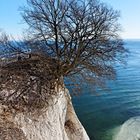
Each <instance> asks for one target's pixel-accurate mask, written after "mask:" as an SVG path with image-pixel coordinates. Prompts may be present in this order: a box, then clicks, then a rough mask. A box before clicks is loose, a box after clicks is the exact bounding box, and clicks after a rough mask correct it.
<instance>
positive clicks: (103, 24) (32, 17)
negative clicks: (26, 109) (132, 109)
mask: <svg viewBox="0 0 140 140" xmlns="http://www.w3.org/2000/svg"><path fill="white" fill-rule="evenodd" d="M27 3H28V6H27V7H23V9H22V10H23V13H22V16H23V19H24V21H25V22H26V23H27V24H28V25H29V29H28V33H27V35H26V36H27V37H26V38H27V39H26V40H24V43H23V44H20V45H19V44H18V45H17V42H15V43H13V42H10V41H9V40H8V38H7V37H5V38H2V39H1V44H2V46H3V47H4V46H5V48H8V51H7V52H8V54H9V50H11V49H12V51H13V49H14V51H13V52H14V54H15V53H17V52H18V54H20V55H19V56H20V57H19V59H17V61H15V62H10V63H5V65H3V66H1V68H0V70H1V73H2V72H4V73H6V74H5V75H4V78H1V79H3V80H1V81H0V82H1V83H6V82H7V81H8V82H7V83H8V84H9V83H11V82H12V81H11V77H12V76H13V77H14V76H15V77H16V80H17V81H18V80H19V79H20V78H19V79H18V78H17V75H18V74H19V75H20V76H21V75H22V76H21V77H22V78H21V79H22V80H21V79H20V80H21V83H20V84H16V85H15V91H14V93H15V92H16V93H17V92H19V91H20V93H27V92H28V93H29V91H32V90H31V89H33V87H34V86H31V85H34V84H37V85H38V86H36V88H37V89H36V90H37V91H38V92H39V93H42V91H43V90H44V89H43V87H46V86H44V85H46V80H47V81H50V80H52V82H51V83H56V82H58V81H59V82H61V83H63V80H64V77H69V78H71V79H73V78H74V79H77V77H78V79H79V82H80V81H82V80H88V81H92V82H93V83H94V84H96V85H100V86H102V85H103V84H104V82H105V81H106V80H107V79H114V78H115V76H116V73H115V69H114V67H113V66H114V63H115V62H121V61H122V58H123V56H124V54H125V52H126V49H125V48H124V47H123V42H122V40H121V39H120V37H119V31H120V25H119V23H118V18H119V13H118V11H115V10H113V9H112V8H110V7H108V6H107V5H106V4H104V3H102V2H100V1H98V0H27ZM17 46H18V47H17ZM19 46H24V47H19ZM10 53H11V52H10ZM6 54H7V53H6ZM22 54H24V55H22ZM26 56H27V57H26ZM1 59H2V57H1ZM19 60H20V61H19ZM15 71H16V72H15ZM9 72H10V74H9ZM20 76H19V77H20ZM5 78H6V80H5ZM23 79H24V80H23ZM24 81H25V83H24ZM27 83H28V84H27ZM47 83H48V82H47ZM1 85H3V84H1ZM10 85H11V84H10ZM20 85H23V87H24V88H21V87H22V86H20ZM39 85H40V86H39ZM18 86H19V87H18ZM1 87H2V86H1ZM12 88H13V87H12ZM49 88H50V87H49ZM25 89H26V90H25ZM45 89H46V88H45ZM22 90H24V91H22ZM19 95H21V94H18V96H19ZM22 95H23V94H22Z"/></svg>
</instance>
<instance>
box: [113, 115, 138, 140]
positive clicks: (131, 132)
mask: <svg viewBox="0 0 140 140" xmlns="http://www.w3.org/2000/svg"><path fill="white" fill-rule="evenodd" d="M114 140H140V117H133V118H131V119H129V120H128V121H126V122H125V123H124V124H123V125H122V126H121V127H120V130H119V132H118V134H117V135H116V137H115V138H114Z"/></svg>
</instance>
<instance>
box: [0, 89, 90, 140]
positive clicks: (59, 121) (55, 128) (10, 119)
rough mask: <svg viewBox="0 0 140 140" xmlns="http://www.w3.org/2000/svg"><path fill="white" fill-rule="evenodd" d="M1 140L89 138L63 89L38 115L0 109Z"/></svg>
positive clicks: (70, 139)
mask: <svg viewBox="0 0 140 140" xmlns="http://www.w3.org/2000/svg"><path fill="white" fill-rule="evenodd" d="M0 140H89V137H88V136H87V133H86V131H85V129H84V128H83V126H82V125H81V123H80V121H79V120H78V118H77V116H76V114H75V111H74V109H73V106H72V103H71V98H70V96H69V93H68V90H67V89H65V90H63V91H59V93H58V94H57V95H54V98H52V99H51V100H49V104H48V106H47V107H46V108H44V109H42V110H40V112H38V111H34V112H26V111H25V112H21V111H18V110H15V109H12V110H10V111H9V109H8V107H7V106H6V105H0Z"/></svg>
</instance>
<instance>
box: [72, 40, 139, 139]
mask: <svg viewBox="0 0 140 140" xmlns="http://www.w3.org/2000/svg"><path fill="white" fill-rule="evenodd" d="M125 48H128V49H129V51H130V54H129V56H128V58H127V65H125V66H124V65H123V66H122V65H119V66H117V67H116V70H117V79H116V80H115V81H109V82H108V83H109V84H108V87H109V90H99V91H98V94H97V95H95V94H94V93H92V92H93V91H92V90H88V89H92V88H93V87H92V86H89V87H88V88H86V89H85V90H84V91H83V92H84V94H83V95H81V96H78V97H73V104H74V108H75V110H76V113H77V115H78V117H79V119H80V121H81V123H82V124H83V126H84V127H85V129H86V131H87V133H88V135H89V137H90V139H91V140H113V137H114V135H115V133H116V131H115V130H116V129H117V127H119V126H120V125H122V124H123V123H124V122H125V121H126V120H128V119H129V118H131V117H134V116H140V40H127V41H125Z"/></svg>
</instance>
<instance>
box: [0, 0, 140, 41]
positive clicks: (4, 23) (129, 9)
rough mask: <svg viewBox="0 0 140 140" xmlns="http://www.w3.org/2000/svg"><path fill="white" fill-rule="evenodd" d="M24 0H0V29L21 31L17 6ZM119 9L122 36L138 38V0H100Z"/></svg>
mask: <svg viewBox="0 0 140 140" xmlns="http://www.w3.org/2000/svg"><path fill="white" fill-rule="evenodd" d="M25 1H26V0H0V29H4V30H5V31H6V32H7V33H8V34H13V35H14V36H18V35H20V34H21V33H22V30H23V29H24V28H25V25H24V24H22V18H21V16H20V12H19V6H22V5H23V4H25ZM101 1H103V2H105V3H108V4H109V5H111V6H112V7H113V8H114V9H117V10H120V12H121V19H120V23H121V25H122V27H123V32H122V33H121V36H122V37H123V38H136V39H138V38H139V39H140V0H101Z"/></svg>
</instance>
